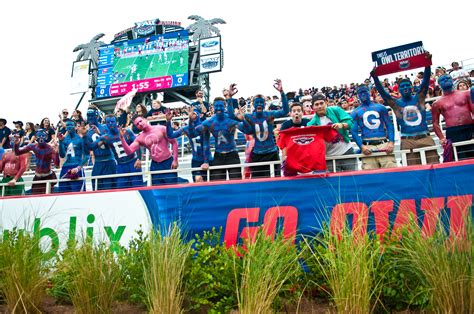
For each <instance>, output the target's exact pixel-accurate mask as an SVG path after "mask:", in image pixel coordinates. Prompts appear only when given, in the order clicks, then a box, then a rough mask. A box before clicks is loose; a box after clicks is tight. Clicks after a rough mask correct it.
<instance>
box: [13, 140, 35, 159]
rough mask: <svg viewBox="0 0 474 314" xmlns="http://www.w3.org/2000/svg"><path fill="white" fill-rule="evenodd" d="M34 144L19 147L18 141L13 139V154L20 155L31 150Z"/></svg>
mask: <svg viewBox="0 0 474 314" xmlns="http://www.w3.org/2000/svg"><path fill="white" fill-rule="evenodd" d="M34 146H35V144H28V145H26V146H24V147H20V143H19V141H18V142H17V140H16V139H15V142H14V144H13V151H14V152H15V155H17V156H20V155H23V154H26V153H29V152H31V151H32V150H33V147H34Z"/></svg>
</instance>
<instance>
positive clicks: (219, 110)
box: [214, 100, 225, 116]
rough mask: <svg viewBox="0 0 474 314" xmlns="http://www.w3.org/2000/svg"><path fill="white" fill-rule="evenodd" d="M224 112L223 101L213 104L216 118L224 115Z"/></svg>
mask: <svg viewBox="0 0 474 314" xmlns="http://www.w3.org/2000/svg"><path fill="white" fill-rule="evenodd" d="M224 110H225V103H224V102H223V101H221V100H218V101H215V102H214V111H215V113H216V115H217V116H222V115H224Z"/></svg>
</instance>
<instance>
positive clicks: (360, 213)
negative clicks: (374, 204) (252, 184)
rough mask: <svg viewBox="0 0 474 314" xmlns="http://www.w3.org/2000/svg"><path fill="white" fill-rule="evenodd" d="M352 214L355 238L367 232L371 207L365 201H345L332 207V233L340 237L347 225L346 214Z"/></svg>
mask: <svg viewBox="0 0 474 314" xmlns="http://www.w3.org/2000/svg"><path fill="white" fill-rule="evenodd" d="M347 214H352V215H353V219H352V233H353V234H354V237H355V238H358V237H360V236H363V235H365V234H366V233H367V222H368V219H369V208H368V207H367V205H366V204H365V203H360V202H354V203H343V204H337V205H336V206H334V208H333V209H332V214H331V223H330V225H331V233H332V234H334V235H337V237H338V238H339V239H340V238H341V235H342V232H343V231H344V228H345V225H346V215H347Z"/></svg>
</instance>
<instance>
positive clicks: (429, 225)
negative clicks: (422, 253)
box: [420, 197, 444, 237]
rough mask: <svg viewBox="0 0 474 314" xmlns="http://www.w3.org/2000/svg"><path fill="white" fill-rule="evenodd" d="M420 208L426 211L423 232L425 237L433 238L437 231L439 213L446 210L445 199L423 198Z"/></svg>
mask: <svg viewBox="0 0 474 314" xmlns="http://www.w3.org/2000/svg"><path fill="white" fill-rule="evenodd" d="M420 207H421V210H423V211H425V218H424V219H423V227H422V228H421V231H422V233H423V235H424V236H427V237H429V236H432V235H433V234H434V232H435V231H436V225H437V223H438V217H439V213H440V211H441V209H443V208H444V197H435V198H423V199H421V205H420Z"/></svg>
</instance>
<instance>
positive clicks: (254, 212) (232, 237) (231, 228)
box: [224, 207, 260, 247]
mask: <svg viewBox="0 0 474 314" xmlns="http://www.w3.org/2000/svg"><path fill="white" fill-rule="evenodd" d="M259 213H260V208H258V207H253V208H236V209H233V210H231V212H230V213H229V215H228V216H227V223H226V228H225V234H224V242H225V245H226V247H232V246H235V245H236V244H237V240H238V238H239V224H240V220H241V219H246V220H247V223H249V222H258V214H259ZM257 229H258V227H248V226H247V227H245V228H244V230H242V233H243V234H247V236H249V235H251V234H255V232H256V231H257Z"/></svg>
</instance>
